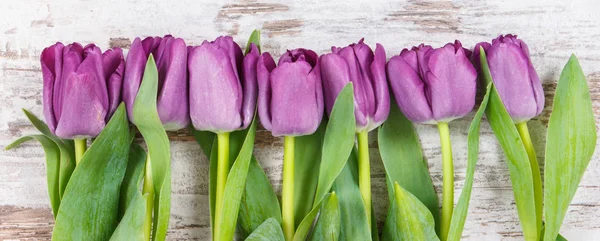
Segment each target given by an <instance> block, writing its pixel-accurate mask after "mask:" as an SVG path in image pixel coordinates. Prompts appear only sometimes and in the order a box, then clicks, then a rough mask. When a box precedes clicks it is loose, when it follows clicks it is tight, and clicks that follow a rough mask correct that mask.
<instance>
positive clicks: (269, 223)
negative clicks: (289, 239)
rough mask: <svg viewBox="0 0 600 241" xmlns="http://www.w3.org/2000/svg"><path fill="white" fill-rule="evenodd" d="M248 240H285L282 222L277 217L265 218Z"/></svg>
mask: <svg viewBox="0 0 600 241" xmlns="http://www.w3.org/2000/svg"><path fill="white" fill-rule="evenodd" d="M245 240H246V241H284V240H285V237H284V236H283V230H281V224H280V222H279V221H277V220H276V219H275V218H268V219H267V220H265V221H264V222H263V223H262V224H261V225H260V226H258V228H256V230H254V232H252V234H250V236H248V238H246V239H245Z"/></svg>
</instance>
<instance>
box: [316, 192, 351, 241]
mask: <svg viewBox="0 0 600 241" xmlns="http://www.w3.org/2000/svg"><path fill="white" fill-rule="evenodd" d="M340 219H341V218H340V208H339V202H338V198H337V195H335V192H332V193H331V195H329V197H327V199H324V201H323V205H322V206H321V212H320V214H319V219H318V220H317V223H316V224H315V230H314V232H313V234H312V237H311V240H313V241H321V240H323V241H325V240H327V241H335V240H338V239H339V236H340V227H341V220H340ZM356 240H362V239H356Z"/></svg>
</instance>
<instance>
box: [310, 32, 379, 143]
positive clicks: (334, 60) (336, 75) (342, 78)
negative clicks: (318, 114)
mask: <svg viewBox="0 0 600 241" xmlns="http://www.w3.org/2000/svg"><path fill="white" fill-rule="evenodd" d="M331 52H332V53H330V54H326V55H322V56H321V57H320V67H321V76H322V79H323V94H324V97H325V109H326V110H327V113H328V114H331V110H332V109H333V104H334V103H335V99H336V98H337V95H338V94H339V93H340V91H342V89H343V88H344V86H345V85H346V84H347V83H349V82H352V84H353V86H354V107H355V110H354V114H355V116H356V131H357V132H360V131H363V130H366V131H371V130H373V129H375V128H377V126H379V125H380V124H381V123H383V121H384V120H385V119H386V118H387V116H388V114H389V111H390V95H389V90H388V86H387V79H386V76H385V50H384V49H383V46H381V45H380V44H377V47H376V48H375V53H373V51H372V50H371V48H370V47H369V46H368V45H366V44H364V43H363V39H361V40H360V41H358V43H357V44H351V45H349V46H348V47H344V48H336V47H332V48H331Z"/></svg>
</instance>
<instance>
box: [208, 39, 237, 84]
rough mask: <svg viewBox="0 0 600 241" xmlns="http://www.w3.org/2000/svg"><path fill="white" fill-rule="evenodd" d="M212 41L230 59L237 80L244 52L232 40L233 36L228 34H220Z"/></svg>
mask: <svg viewBox="0 0 600 241" xmlns="http://www.w3.org/2000/svg"><path fill="white" fill-rule="evenodd" d="M214 43H215V44H216V45H218V46H219V47H220V48H221V49H223V51H225V53H227V56H228V57H229V58H228V59H229V61H231V66H234V68H233V71H234V73H235V76H236V78H238V82H240V81H239V80H240V79H239V76H240V75H239V72H241V69H240V67H241V66H242V61H243V59H244V54H243V53H242V49H241V48H240V46H239V45H238V44H237V43H236V42H234V41H233V38H232V37H230V36H221V37H218V38H217V39H216V40H215V41H214Z"/></svg>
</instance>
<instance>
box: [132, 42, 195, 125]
mask: <svg viewBox="0 0 600 241" xmlns="http://www.w3.org/2000/svg"><path fill="white" fill-rule="evenodd" d="M150 54H152V55H153V56H154V59H155V61H156V67H157V69H158V97H157V103H156V105H157V109H158V115H159V117H160V120H161V122H162V123H163V126H164V127H165V129H166V130H170V131H173V130H179V129H182V128H184V127H186V126H187V125H188V124H189V113H188V104H187V103H188V97H187V96H188V92H187V48H186V46H185V42H184V41H183V39H180V38H174V37H172V36H171V35H166V36H164V37H163V38H161V37H147V38H145V39H144V40H141V39H140V38H136V39H135V40H134V41H133V43H132V44H131V48H130V49H129V53H128V54H127V68H126V69H125V77H124V84H123V100H124V101H125V106H126V107H127V114H128V116H129V120H130V121H131V122H132V123H135V119H134V118H133V104H134V102H135V97H136V96H137V93H138V90H139V89H140V85H141V83H142V79H143V78H144V70H145V67H146V62H147V61H148V57H149V56H150Z"/></svg>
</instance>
